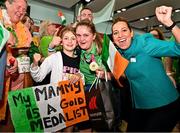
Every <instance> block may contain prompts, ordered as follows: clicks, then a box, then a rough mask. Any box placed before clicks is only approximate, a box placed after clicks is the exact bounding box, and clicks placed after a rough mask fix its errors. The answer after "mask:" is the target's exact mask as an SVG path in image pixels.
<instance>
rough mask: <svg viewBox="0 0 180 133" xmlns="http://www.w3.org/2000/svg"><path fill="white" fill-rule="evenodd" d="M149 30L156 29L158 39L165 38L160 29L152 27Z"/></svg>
mask: <svg viewBox="0 0 180 133" xmlns="http://www.w3.org/2000/svg"><path fill="white" fill-rule="evenodd" d="M151 31H157V33H158V39H160V40H165V38H164V36H163V32H162V31H161V30H160V29H158V28H152V29H150V30H149V32H151Z"/></svg>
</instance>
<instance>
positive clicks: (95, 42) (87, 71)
mask: <svg viewBox="0 0 180 133" xmlns="http://www.w3.org/2000/svg"><path fill="white" fill-rule="evenodd" d="M76 37H77V41H78V44H79V46H80V48H81V49H82V50H81V60H80V71H81V73H83V75H84V77H85V93H86V92H87V91H89V89H90V87H91V85H92V83H93V81H94V80H95V78H96V77H97V76H98V75H99V77H100V78H104V76H105V75H104V74H105V73H104V71H105V70H106V68H105V66H104V64H103V63H102V57H101V52H102V41H101V38H100V37H99V36H98V34H97V32H96V29H95V26H94V24H93V23H92V22H90V21H89V20H82V21H80V22H79V23H78V24H77V26H76ZM92 62H96V63H95V64H96V65H95V67H94V68H92V67H91V65H90V64H91V63H92ZM108 79H110V74H108ZM78 127H79V129H80V131H82V132H84V131H88V132H91V131H92V127H91V123H90V121H86V122H83V123H80V124H78Z"/></svg>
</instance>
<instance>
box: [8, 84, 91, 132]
mask: <svg viewBox="0 0 180 133" xmlns="http://www.w3.org/2000/svg"><path fill="white" fill-rule="evenodd" d="M8 102H9V106H10V112H11V116H12V121H13V125H14V127H15V131H16V132H22V131H23V132H24V131H27V132H54V131H58V130H61V129H63V128H66V127H68V126H71V125H74V124H76V123H79V122H82V121H86V120H88V119H89V117H88V113H87V109H86V101H85V96H84V89H83V85H82V81H78V82H76V83H74V84H69V81H62V82H60V83H59V84H48V85H43V86H36V87H31V88H26V89H23V90H17V91H11V92H9V95H8Z"/></svg>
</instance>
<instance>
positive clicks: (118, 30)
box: [112, 21, 133, 49]
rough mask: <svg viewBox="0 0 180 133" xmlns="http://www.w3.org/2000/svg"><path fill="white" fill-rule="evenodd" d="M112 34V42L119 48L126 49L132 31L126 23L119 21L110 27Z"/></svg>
mask: <svg viewBox="0 0 180 133" xmlns="http://www.w3.org/2000/svg"><path fill="white" fill-rule="evenodd" d="M112 36H113V40H114V43H115V44H116V45H117V46H118V47H119V48H121V49H128V48H129V47H130V45H131V40H132V37H133V31H132V30H130V28H129V27H128V25H127V23H126V22H124V21H119V22H117V23H115V24H114V25H113V27H112Z"/></svg>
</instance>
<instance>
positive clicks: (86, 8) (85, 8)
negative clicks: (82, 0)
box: [80, 7, 93, 14]
mask: <svg viewBox="0 0 180 133" xmlns="http://www.w3.org/2000/svg"><path fill="white" fill-rule="evenodd" d="M84 10H89V11H91V12H93V11H92V10H91V9H90V8H88V7H84V8H82V9H81V11H80V14H81V12H82V11H84Z"/></svg>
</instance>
